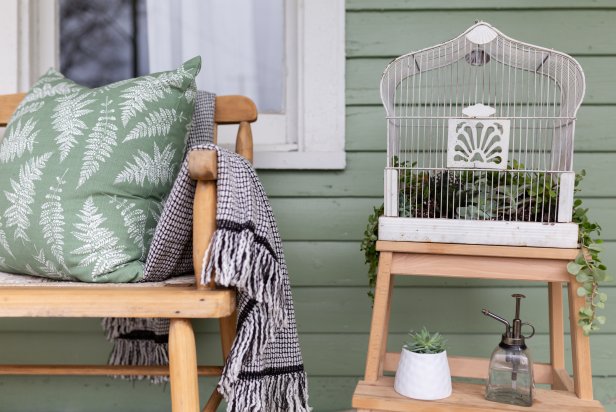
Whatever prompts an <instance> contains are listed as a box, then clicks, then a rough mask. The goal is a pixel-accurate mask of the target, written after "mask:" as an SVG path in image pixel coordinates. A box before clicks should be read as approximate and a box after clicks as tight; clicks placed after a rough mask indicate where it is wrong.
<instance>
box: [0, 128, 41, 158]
mask: <svg viewBox="0 0 616 412" xmlns="http://www.w3.org/2000/svg"><path fill="white" fill-rule="evenodd" d="M35 127H36V121H35V120H34V119H33V118H30V119H28V120H27V121H26V122H25V123H24V124H23V125H22V124H21V120H19V121H18V122H17V124H16V125H15V127H14V128H11V129H10V131H9V135H8V136H7V137H6V138H5V139H4V140H3V141H2V145H0V162H2V163H7V162H10V161H13V160H14V159H16V158H19V157H21V156H22V155H23V154H24V152H25V151H26V150H27V151H29V152H30V153H32V148H33V146H34V139H36V136H37V135H38V134H39V132H40V130H34V128H35Z"/></svg>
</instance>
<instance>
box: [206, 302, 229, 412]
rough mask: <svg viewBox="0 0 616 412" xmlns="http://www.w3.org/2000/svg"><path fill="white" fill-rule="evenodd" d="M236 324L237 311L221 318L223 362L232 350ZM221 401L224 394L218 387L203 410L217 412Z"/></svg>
mask: <svg viewBox="0 0 616 412" xmlns="http://www.w3.org/2000/svg"><path fill="white" fill-rule="evenodd" d="M236 324H237V312H233V313H232V314H231V315H230V316H228V317H226V318H221V319H220V320H219V325H220V343H221V347H222V360H223V362H226V361H227V357H228V356H229V352H231V346H233V340H234V339H235V333H236ZM221 401H222V395H221V394H220V392H218V389H216V388H215V389H214V392H212V395H211V396H210V399H208V401H207V404H206V405H205V407H204V408H203V411H202V412H215V411H216V409H218V406H219V405H220V402H221Z"/></svg>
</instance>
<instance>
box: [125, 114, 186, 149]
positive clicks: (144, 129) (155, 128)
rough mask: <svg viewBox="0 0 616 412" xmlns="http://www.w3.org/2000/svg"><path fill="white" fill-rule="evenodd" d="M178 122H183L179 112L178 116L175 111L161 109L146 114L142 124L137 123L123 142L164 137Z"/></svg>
mask: <svg viewBox="0 0 616 412" xmlns="http://www.w3.org/2000/svg"><path fill="white" fill-rule="evenodd" d="M178 120H185V117H184V115H183V114H182V113H181V112H180V113H179V114H178V113H177V111H176V110H175V109H165V108H164V107H162V108H160V110H157V111H154V112H152V113H150V114H148V116H147V117H146V118H145V120H144V121H143V122H139V123H137V125H136V126H135V127H133V129H132V130H131V131H130V132H129V133H128V135H127V136H126V138H125V139H124V142H127V141H129V140H135V139H140V138H142V137H155V136H165V135H167V134H169V130H171V126H172V125H173V123H175V122H176V121H178Z"/></svg>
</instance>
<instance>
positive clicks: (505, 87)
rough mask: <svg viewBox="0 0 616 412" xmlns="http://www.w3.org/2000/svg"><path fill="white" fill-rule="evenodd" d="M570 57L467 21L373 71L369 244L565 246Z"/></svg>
mask: <svg viewBox="0 0 616 412" xmlns="http://www.w3.org/2000/svg"><path fill="white" fill-rule="evenodd" d="M584 90H585V80H584V73H583V71H582V68H581V67H580V65H579V63H578V62H577V61H576V60H575V59H573V58H572V57H570V56H568V55H566V54H564V53H561V52H558V51H555V50H550V49H547V48H543V47H538V46H533V45H530V44H527V43H523V42H519V41H516V40H513V39H511V38H509V37H507V36H506V35H504V34H503V33H501V32H500V31H498V30H497V29H496V28H494V27H492V26H491V25H489V24H487V23H485V22H478V23H476V24H475V25H473V26H471V27H470V28H469V29H468V30H466V31H465V32H464V33H462V34H461V35H460V36H458V37H456V38H455V39H453V40H450V41H448V42H446V43H443V44H439V45H436V46H433V47H429V48H426V49H423V50H420V51H416V52H412V53H408V54H405V55H403V56H400V57H398V58H396V59H395V60H393V61H392V62H391V63H390V64H389V65H388V66H387V68H386V69H385V71H384V73H383V77H382V80H381V89H380V91H381V98H382V101H383V104H384V106H385V110H386V115H387V164H386V168H385V199H384V203H385V206H384V215H383V217H381V219H380V221H379V239H381V240H394V241H419V242H447V243H471V244H500V245H516V246H545V247H563V248H569V247H576V245H577V240H578V237H577V232H578V227H577V225H576V224H575V223H572V209H573V192H574V182H575V173H574V172H573V168H572V167H573V137H574V131H575V121H576V113H577V111H578V109H579V107H580V104H581V102H582V98H583V96H584Z"/></svg>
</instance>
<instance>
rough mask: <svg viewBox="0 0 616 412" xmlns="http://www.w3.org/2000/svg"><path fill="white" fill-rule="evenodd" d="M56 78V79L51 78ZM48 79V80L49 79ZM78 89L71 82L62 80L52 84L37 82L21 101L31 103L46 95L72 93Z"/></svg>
mask: <svg viewBox="0 0 616 412" xmlns="http://www.w3.org/2000/svg"><path fill="white" fill-rule="evenodd" d="M51 80H57V79H51ZM51 80H48V81H51ZM78 89H79V86H77V85H76V84H73V83H72V82H68V81H67V82H62V83H58V84H56V85H54V86H52V85H51V84H49V83H46V82H43V83H42V84H41V83H39V82H37V84H35V85H34V86H33V87H32V89H30V92H29V93H28V94H27V95H26V97H24V100H23V103H24V104H26V103H31V102H34V101H37V100H41V99H44V98H46V97H54V96H64V95H67V94H70V93H73V92H75V91H77V90H78Z"/></svg>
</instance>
